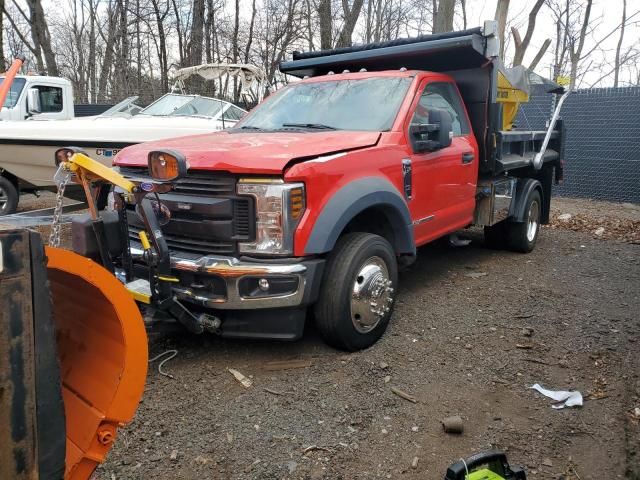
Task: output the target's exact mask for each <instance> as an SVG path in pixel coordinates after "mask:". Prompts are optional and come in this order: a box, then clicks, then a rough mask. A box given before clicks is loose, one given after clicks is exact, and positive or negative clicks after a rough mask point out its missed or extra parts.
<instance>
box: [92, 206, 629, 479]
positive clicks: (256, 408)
mask: <svg viewBox="0 0 640 480" xmlns="http://www.w3.org/2000/svg"><path fill="white" fill-rule="evenodd" d="M571 209H573V210H571ZM621 209H624V211H625V212H626V213H625V215H626V214H627V213H629V212H631V213H629V215H630V217H629V218H626V217H623V216H620V215H618V216H617V217H615V216H614V215H615V214H616V212H619V211H621ZM627 210H628V212H627ZM639 212H640V209H638V208H637V206H633V205H631V206H630V207H623V206H621V205H619V204H605V203H602V202H598V203H594V204H590V203H589V202H587V203H585V202H584V201H583V202H582V204H581V202H580V201H566V202H565V201H564V200H561V201H558V202H555V207H554V225H553V226H552V227H553V228H546V229H545V230H543V233H542V235H541V238H540V240H539V244H538V246H537V249H536V250H535V251H534V252H533V253H531V254H529V255H522V254H514V253H508V252H500V251H493V250H489V249H485V248H484V247H483V245H482V237H481V235H479V233H478V232H470V233H469V236H470V237H471V238H472V239H473V240H474V241H473V243H472V244H471V245H470V246H468V247H461V248H450V247H448V246H445V245H442V244H438V245H431V246H428V247H425V248H421V249H420V251H419V257H418V261H417V263H416V264H415V265H413V266H412V267H411V268H410V269H409V270H408V271H406V272H404V273H402V274H401V277H400V293H399V298H398V302H397V305H396V309H395V313H394V315H393V318H392V320H391V324H390V327H389V330H388V331H387V333H386V335H385V336H384V337H383V338H382V339H381V341H380V342H379V343H377V344H376V345H375V346H373V347H372V348H370V349H368V350H366V351H363V352H359V353H353V354H345V353H343V352H338V351H335V350H332V349H331V348H329V347H327V346H325V345H324V344H323V343H322V341H321V339H320V338H319V337H318V335H317V333H316V332H315V331H314V329H313V326H312V325H309V326H308V328H307V330H306V332H305V337H304V339H303V340H302V341H299V342H296V343H277V342H248V341H230V340H223V339H220V338H217V337H214V336H190V335H181V336H174V337H171V338H164V339H159V340H155V341H153V342H152V343H151V352H150V353H151V356H152V357H153V356H155V355H157V354H158V353H162V352H164V351H166V350H168V349H177V350H178V354H177V356H176V357H175V358H174V359H172V360H171V361H169V362H167V363H166V364H165V366H164V368H165V370H166V371H167V372H169V373H170V374H171V375H173V376H174V378H167V377H165V376H162V375H160V374H159V373H158V370H157V363H158V362H154V363H152V364H151V366H150V369H149V374H148V381H147V388H146V392H145V397H144V400H143V403H142V404H141V405H140V409H139V411H138V413H137V415H136V418H135V420H134V422H133V423H132V424H131V425H130V426H129V427H128V428H126V429H125V430H124V431H123V433H122V434H121V435H120V438H119V440H118V442H117V443H116V445H115V447H114V449H113V451H112V452H111V454H110V455H109V458H108V461H107V462H106V463H105V464H104V465H103V466H102V467H100V468H99V470H98V471H97V473H96V477H97V478H99V479H148V478H155V479H178V478H182V479H192V478H193V479H196V478H212V479H289V478H290V479H316V478H318V479H319V478H322V479H369V478H406V479H438V478H440V479H441V478H443V477H444V473H445V471H446V468H447V466H448V465H449V464H450V463H452V462H454V461H456V460H457V459H459V458H460V457H463V456H468V455H470V454H472V453H474V452H476V451H479V450H483V449H487V448H491V447H497V448H502V449H504V450H506V451H507V452H508V457H509V460H510V462H511V463H513V464H515V465H522V466H524V467H525V468H526V470H527V476H528V478H533V479H560V478H563V479H567V480H568V479H583V480H584V479H594V480H595V479H602V478H634V479H637V478H640V456H639V455H638V452H639V450H640V427H639V422H640V355H638V350H639V349H638V347H639V345H640V316H639V315H638V311H640V255H639V253H640V251H639V249H640V246H638V245H637V244H634V243H632V239H630V238H627V237H624V235H618V236H617V238H623V239H626V241H621V240H616V239H612V240H611V239H607V238H606V236H605V235H603V234H602V233H601V234H599V235H598V234H595V233H594V232H593V231H595V230H596V229H597V228H599V227H598V226H595V227H594V225H596V223H595V222H597V218H600V217H606V218H607V219H608V220H607V221H611V219H614V220H615V218H626V219H627V220H629V221H631V222H637V221H639V220H640V214H639ZM562 213H571V214H572V215H581V216H582V215H585V216H586V217H585V218H587V219H590V220H589V221H590V222H592V223H590V224H587V225H586V227H584V228H582V231H578V232H574V231H572V227H571V226H567V225H565V223H566V222H563V221H558V220H557V219H555V217H557V216H558V215H561V214H562ZM598 225H599V224H598ZM634 225H635V227H634ZM637 225H638V224H636V223H632V224H631V227H630V228H631V229H632V230H634V229H636V230H637V229H638V227H637ZM592 227H593V228H592ZM592 230H593V231H592ZM627 233H628V232H627ZM631 233H632V234H635V235H637V234H638V232H637V231H635V233H634V232H633V231H632V232H631ZM614 237H615V235H614ZM287 360H297V361H299V362H298V366H299V367H300V368H294V369H281V367H282V365H281V364H277V363H274V362H281V361H287ZM305 365H306V366H305ZM228 368H233V369H236V370H238V371H240V372H241V373H242V374H244V375H246V376H247V377H250V378H251V379H252V381H253V385H252V386H251V387H249V388H245V387H244V386H242V385H241V384H240V383H239V382H238V381H237V380H236V379H235V378H234V377H233V376H232V375H231V374H230V373H229V371H228V370H227V369H228ZM534 383H540V384H542V385H543V386H544V387H546V388H550V389H557V390H567V389H576V390H579V391H580V392H582V394H583V396H584V397H585V403H584V406H583V407H582V408H570V409H564V410H553V409H552V408H551V405H552V403H553V402H552V401H551V400H550V399H547V398H546V397H543V396H541V395H540V394H538V393H536V392H534V391H533V390H531V389H530V388H529V387H530V386H531V385H533V384H534ZM392 387H396V388H399V389H401V390H402V391H404V392H406V393H408V394H410V395H411V396H413V397H415V399H416V401H417V402H416V403H412V402H410V401H407V400H405V399H403V398H401V397H399V396H397V395H396V394H394V393H393V392H392ZM449 415H461V416H462V418H463V419H464V433H463V434H462V435H450V434H446V433H444V432H443V430H442V426H441V423H440V421H441V419H443V418H444V417H447V416H449ZM416 458H417V460H416ZM416 462H417V464H416Z"/></svg>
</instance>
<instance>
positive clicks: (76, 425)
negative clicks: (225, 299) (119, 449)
mask: <svg viewBox="0 0 640 480" xmlns="http://www.w3.org/2000/svg"><path fill="white" fill-rule="evenodd" d="M45 254H46V256H47V258H48V264H47V276H48V278H49V282H50V290H51V297H52V307H53V316H54V319H55V328H56V341H57V348H58V358H59V360H60V376H61V381H62V397H63V400H64V410H65V414H66V458H65V479H88V478H89V477H90V476H91V474H92V473H93V471H94V470H95V468H96V467H97V466H98V464H100V463H102V462H103V461H104V460H105V457H106V455H107V453H108V452H109V450H110V449H111V447H112V445H113V443H114V441H115V439H116V435H117V430H118V428H119V427H122V426H124V425H125V424H126V423H128V422H130V421H131V420H132V419H133V416H134V414H135V411H136V409H137V407H138V403H139V402H140V399H141V398H142V393H143V390H144V384H145V377H146V374H147V359H148V358H147V356H148V352H147V336H146V332H145V328H144V323H143V320H142V317H141V315H140V312H139V310H138V308H137V307H136V304H135V302H134V301H133V299H132V298H131V296H130V295H129V294H128V293H127V291H126V290H125V288H124V286H123V285H122V284H121V283H120V282H119V281H118V280H117V279H116V278H115V277H114V276H113V275H112V274H111V273H110V272H109V271H107V270H106V269H104V268H103V267H101V266H100V265H98V264H96V263H95V262H93V261H91V260H89V259H87V258H85V257H82V256H80V255H78V254H76V253H73V252H70V251H67V250H62V249H59V248H51V247H47V248H46V249H45Z"/></svg>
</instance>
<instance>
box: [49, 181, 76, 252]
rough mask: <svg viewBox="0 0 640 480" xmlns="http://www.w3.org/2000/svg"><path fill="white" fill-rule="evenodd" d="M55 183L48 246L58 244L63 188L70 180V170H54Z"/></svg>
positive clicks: (57, 245)
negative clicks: (56, 187)
mask: <svg viewBox="0 0 640 480" xmlns="http://www.w3.org/2000/svg"><path fill="white" fill-rule="evenodd" d="M56 177H58V178H57V179H56V184H57V185H58V192H57V193H56V206H55V208H54V210H53V220H52V222H51V233H50V234H49V246H51V247H59V246H60V230H61V227H62V225H61V223H60V220H61V217H62V202H63V200H64V189H65V188H67V183H69V180H71V172H70V171H68V170H64V171H63V172H61V171H60V169H59V170H58V172H56Z"/></svg>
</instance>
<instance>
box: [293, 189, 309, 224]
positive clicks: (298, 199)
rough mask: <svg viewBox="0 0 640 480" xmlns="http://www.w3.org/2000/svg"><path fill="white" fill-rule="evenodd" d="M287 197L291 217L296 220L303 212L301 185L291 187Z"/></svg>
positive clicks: (302, 190) (303, 203)
mask: <svg viewBox="0 0 640 480" xmlns="http://www.w3.org/2000/svg"><path fill="white" fill-rule="evenodd" d="M289 199H290V201H291V217H292V218H294V219H295V220H297V219H299V218H300V217H301V216H302V214H303V213H304V207H305V202H304V189H303V188H302V187H298V188H294V189H292V190H291V194H290V196H289Z"/></svg>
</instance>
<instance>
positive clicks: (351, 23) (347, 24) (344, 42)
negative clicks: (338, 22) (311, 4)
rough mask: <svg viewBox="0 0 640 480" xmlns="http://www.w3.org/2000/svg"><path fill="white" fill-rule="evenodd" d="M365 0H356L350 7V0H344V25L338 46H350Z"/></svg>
mask: <svg viewBox="0 0 640 480" xmlns="http://www.w3.org/2000/svg"><path fill="white" fill-rule="evenodd" d="M363 3H364V0H355V1H354V2H353V6H352V7H351V8H349V2H348V0H342V8H343V9H344V26H343V27H342V31H341V32H340V36H339V37H338V42H337V44H336V47H350V46H351V37H352V35H353V29H354V28H355V27H356V22H357V21H358V17H359V16H360V11H361V10H362V4H363Z"/></svg>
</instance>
